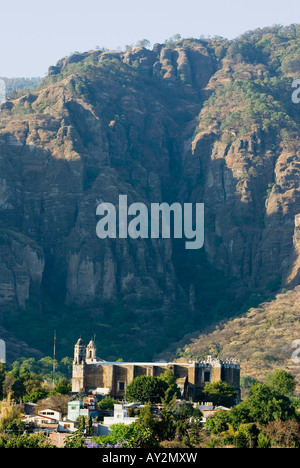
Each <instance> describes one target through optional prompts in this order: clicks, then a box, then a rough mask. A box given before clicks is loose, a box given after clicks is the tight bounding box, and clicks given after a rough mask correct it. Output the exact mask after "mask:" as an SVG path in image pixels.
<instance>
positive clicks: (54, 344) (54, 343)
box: [53, 330, 56, 387]
mask: <svg viewBox="0 0 300 468" xmlns="http://www.w3.org/2000/svg"><path fill="white" fill-rule="evenodd" d="M55 347H56V330H55V331H54V340H53V387H54V386H55Z"/></svg>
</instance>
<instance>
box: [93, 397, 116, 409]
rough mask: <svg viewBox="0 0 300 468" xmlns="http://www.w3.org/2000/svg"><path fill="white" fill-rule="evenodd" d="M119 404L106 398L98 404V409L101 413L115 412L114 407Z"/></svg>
mask: <svg viewBox="0 0 300 468" xmlns="http://www.w3.org/2000/svg"><path fill="white" fill-rule="evenodd" d="M117 403H119V402H118V401H117V400H114V399H113V398H111V397H106V398H104V400H101V401H99V402H98V403H97V409H98V410H100V411H106V410H113V409H114V405H115V404H117Z"/></svg>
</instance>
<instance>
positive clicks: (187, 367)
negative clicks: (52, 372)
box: [72, 339, 240, 400]
mask: <svg viewBox="0 0 300 468" xmlns="http://www.w3.org/2000/svg"><path fill="white" fill-rule="evenodd" d="M167 369H170V370H172V372H173V373H174V375H175V376H176V378H177V385H178V387H179V389H180V391H181V395H182V397H183V398H185V399H190V398H191V399H194V400H196V399H197V396H198V395H200V394H201V391H202V390H203V388H204V387H205V384H206V382H219V381H223V382H227V383H228V384H229V385H231V386H232V387H234V388H235V389H236V391H237V395H238V399H239V396H240V364H239V363H238V362H237V361H235V360H231V361H221V360H219V359H212V358H211V357H208V358H207V359H206V360H205V361H202V362H199V361H191V362H188V363H182V362H175V363H167V362H157V363H155V362H152V363H143V362H130V363H128V362H127V363H125V362H106V361H102V360H99V359H97V354H96V346H95V343H94V342H93V341H90V343H89V344H88V345H87V346H85V344H84V342H83V341H82V339H79V340H78V341H77V343H76V345H75V348H74V361H73V373H72V392H73V393H76V394H78V393H84V394H87V393H94V394H99V395H107V396H111V397H113V398H116V399H119V400H122V399H124V398H125V394H126V388H127V386H128V385H129V384H130V383H131V382H132V381H133V379H134V378H136V377H138V376H154V377H155V376H156V377H158V376H159V375H161V374H163V373H164V372H165V371H166V370H167Z"/></svg>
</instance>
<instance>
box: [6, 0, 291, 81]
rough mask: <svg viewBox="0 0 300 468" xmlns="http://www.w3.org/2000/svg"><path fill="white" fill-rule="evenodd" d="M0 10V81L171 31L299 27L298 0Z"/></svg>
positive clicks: (69, 3)
mask: <svg viewBox="0 0 300 468" xmlns="http://www.w3.org/2000/svg"><path fill="white" fill-rule="evenodd" d="M1 3H2V5H1V7H0V15H1V16H0V18H1V23H0V40H1V45H0V76H6V77H33V76H40V77H44V76H45V75H46V74H47V71H48V68H49V66H50V65H55V64H56V63H57V61H58V60H59V59H61V58H62V57H65V56H68V55H70V54H71V53H73V52H75V51H79V52H84V51H87V50H92V49H95V48H96V46H99V47H105V48H108V49H117V48H118V47H121V48H124V46H125V45H126V44H135V43H136V42H137V41H139V40H141V39H148V40H149V41H150V42H151V44H152V45H153V44H155V43H157V42H164V41H165V40H166V39H168V38H170V37H172V36H173V35H174V34H181V36H182V37H184V38H186V37H194V38H199V37H200V36H201V35H205V36H215V35H218V36H222V37H226V38H228V39H234V38H235V37H238V36H239V35H240V34H242V33H244V32H246V31H249V30H253V29H256V28H259V27H260V28H262V27H265V26H272V25H274V24H282V25H289V24H292V23H300V8H299V0H249V1H246V0H229V1H228V0H149V1H148V2H145V1H142V0H105V1H103V0H84V1H82V0H81V1H79V0H51V2H49V1H44V2H43V1H41V0H17V1H16V0H10V1H9V2H1Z"/></svg>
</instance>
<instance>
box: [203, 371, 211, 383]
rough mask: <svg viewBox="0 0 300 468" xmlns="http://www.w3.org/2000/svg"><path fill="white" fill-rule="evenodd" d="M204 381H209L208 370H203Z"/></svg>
mask: <svg viewBox="0 0 300 468" xmlns="http://www.w3.org/2000/svg"><path fill="white" fill-rule="evenodd" d="M204 382H210V372H204Z"/></svg>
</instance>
